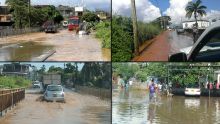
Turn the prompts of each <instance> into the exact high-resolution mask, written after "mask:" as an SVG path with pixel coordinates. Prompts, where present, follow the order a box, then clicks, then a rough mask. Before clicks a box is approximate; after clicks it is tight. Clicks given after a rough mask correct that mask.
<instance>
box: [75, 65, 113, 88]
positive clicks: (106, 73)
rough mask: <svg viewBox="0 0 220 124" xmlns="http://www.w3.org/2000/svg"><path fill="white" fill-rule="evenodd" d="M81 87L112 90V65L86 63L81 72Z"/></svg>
mask: <svg viewBox="0 0 220 124" xmlns="http://www.w3.org/2000/svg"><path fill="white" fill-rule="evenodd" d="M79 81H80V82H81V83H80V84H79V85H85V86H91V87H100V88H108V89H109V88H111V64H110V63H85V64H84V66H83V68H82V70H81V72H80V80H79Z"/></svg>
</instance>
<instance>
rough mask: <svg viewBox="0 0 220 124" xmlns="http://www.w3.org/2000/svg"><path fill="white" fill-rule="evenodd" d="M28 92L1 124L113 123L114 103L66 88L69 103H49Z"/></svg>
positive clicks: (30, 91) (1, 119)
mask: <svg viewBox="0 0 220 124" xmlns="http://www.w3.org/2000/svg"><path fill="white" fill-rule="evenodd" d="M41 97H42V94H36V93H35V91H34V90H29V91H26V96H25V99H24V100H23V101H21V102H20V103H18V104H17V106H16V107H15V108H14V109H12V111H9V112H8V113H7V114H6V115H5V116H4V117H2V118H0V124H111V102H110V101H104V100H101V99H98V98H97V97H94V96H91V95H85V94H79V93H76V92H73V91H71V90H68V89H65V101H66V102H65V103H61V102H46V101H43V100H42V99H41Z"/></svg>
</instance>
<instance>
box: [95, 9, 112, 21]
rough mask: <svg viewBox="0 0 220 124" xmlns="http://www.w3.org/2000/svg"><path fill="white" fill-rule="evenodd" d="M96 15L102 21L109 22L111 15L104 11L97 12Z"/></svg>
mask: <svg viewBox="0 0 220 124" xmlns="http://www.w3.org/2000/svg"><path fill="white" fill-rule="evenodd" d="M95 13H96V15H97V16H98V17H99V19H100V20H107V19H109V18H110V14H109V13H108V12H105V11H102V10H96V12H95Z"/></svg>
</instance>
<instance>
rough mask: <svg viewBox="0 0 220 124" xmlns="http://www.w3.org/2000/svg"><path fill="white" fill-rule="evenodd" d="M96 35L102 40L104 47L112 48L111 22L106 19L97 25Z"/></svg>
mask: <svg viewBox="0 0 220 124" xmlns="http://www.w3.org/2000/svg"><path fill="white" fill-rule="evenodd" d="M95 28H96V37H97V38H100V39H101V40H102V47H103V48H111V22H110V21H104V22H100V23H98V24H97V25H96V26H95Z"/></svg>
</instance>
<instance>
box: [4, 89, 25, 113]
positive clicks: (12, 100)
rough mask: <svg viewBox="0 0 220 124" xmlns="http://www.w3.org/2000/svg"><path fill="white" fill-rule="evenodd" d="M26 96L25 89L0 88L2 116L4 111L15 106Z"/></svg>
mask: <svg viewBox="0 0 220 124" xmlns="http://www.w3.org/2000/svg"><path fill="white" fill-rule="evenodd" d="M24 98H25V89H24V88H20V89H9V90H1V89H0V116H2V115H3V111H5V112H7V109H8V108H11V107H13V106H15V105H16V104H17V103H18V102H20V101H21V100H22V99H24Z"/></svg>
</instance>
